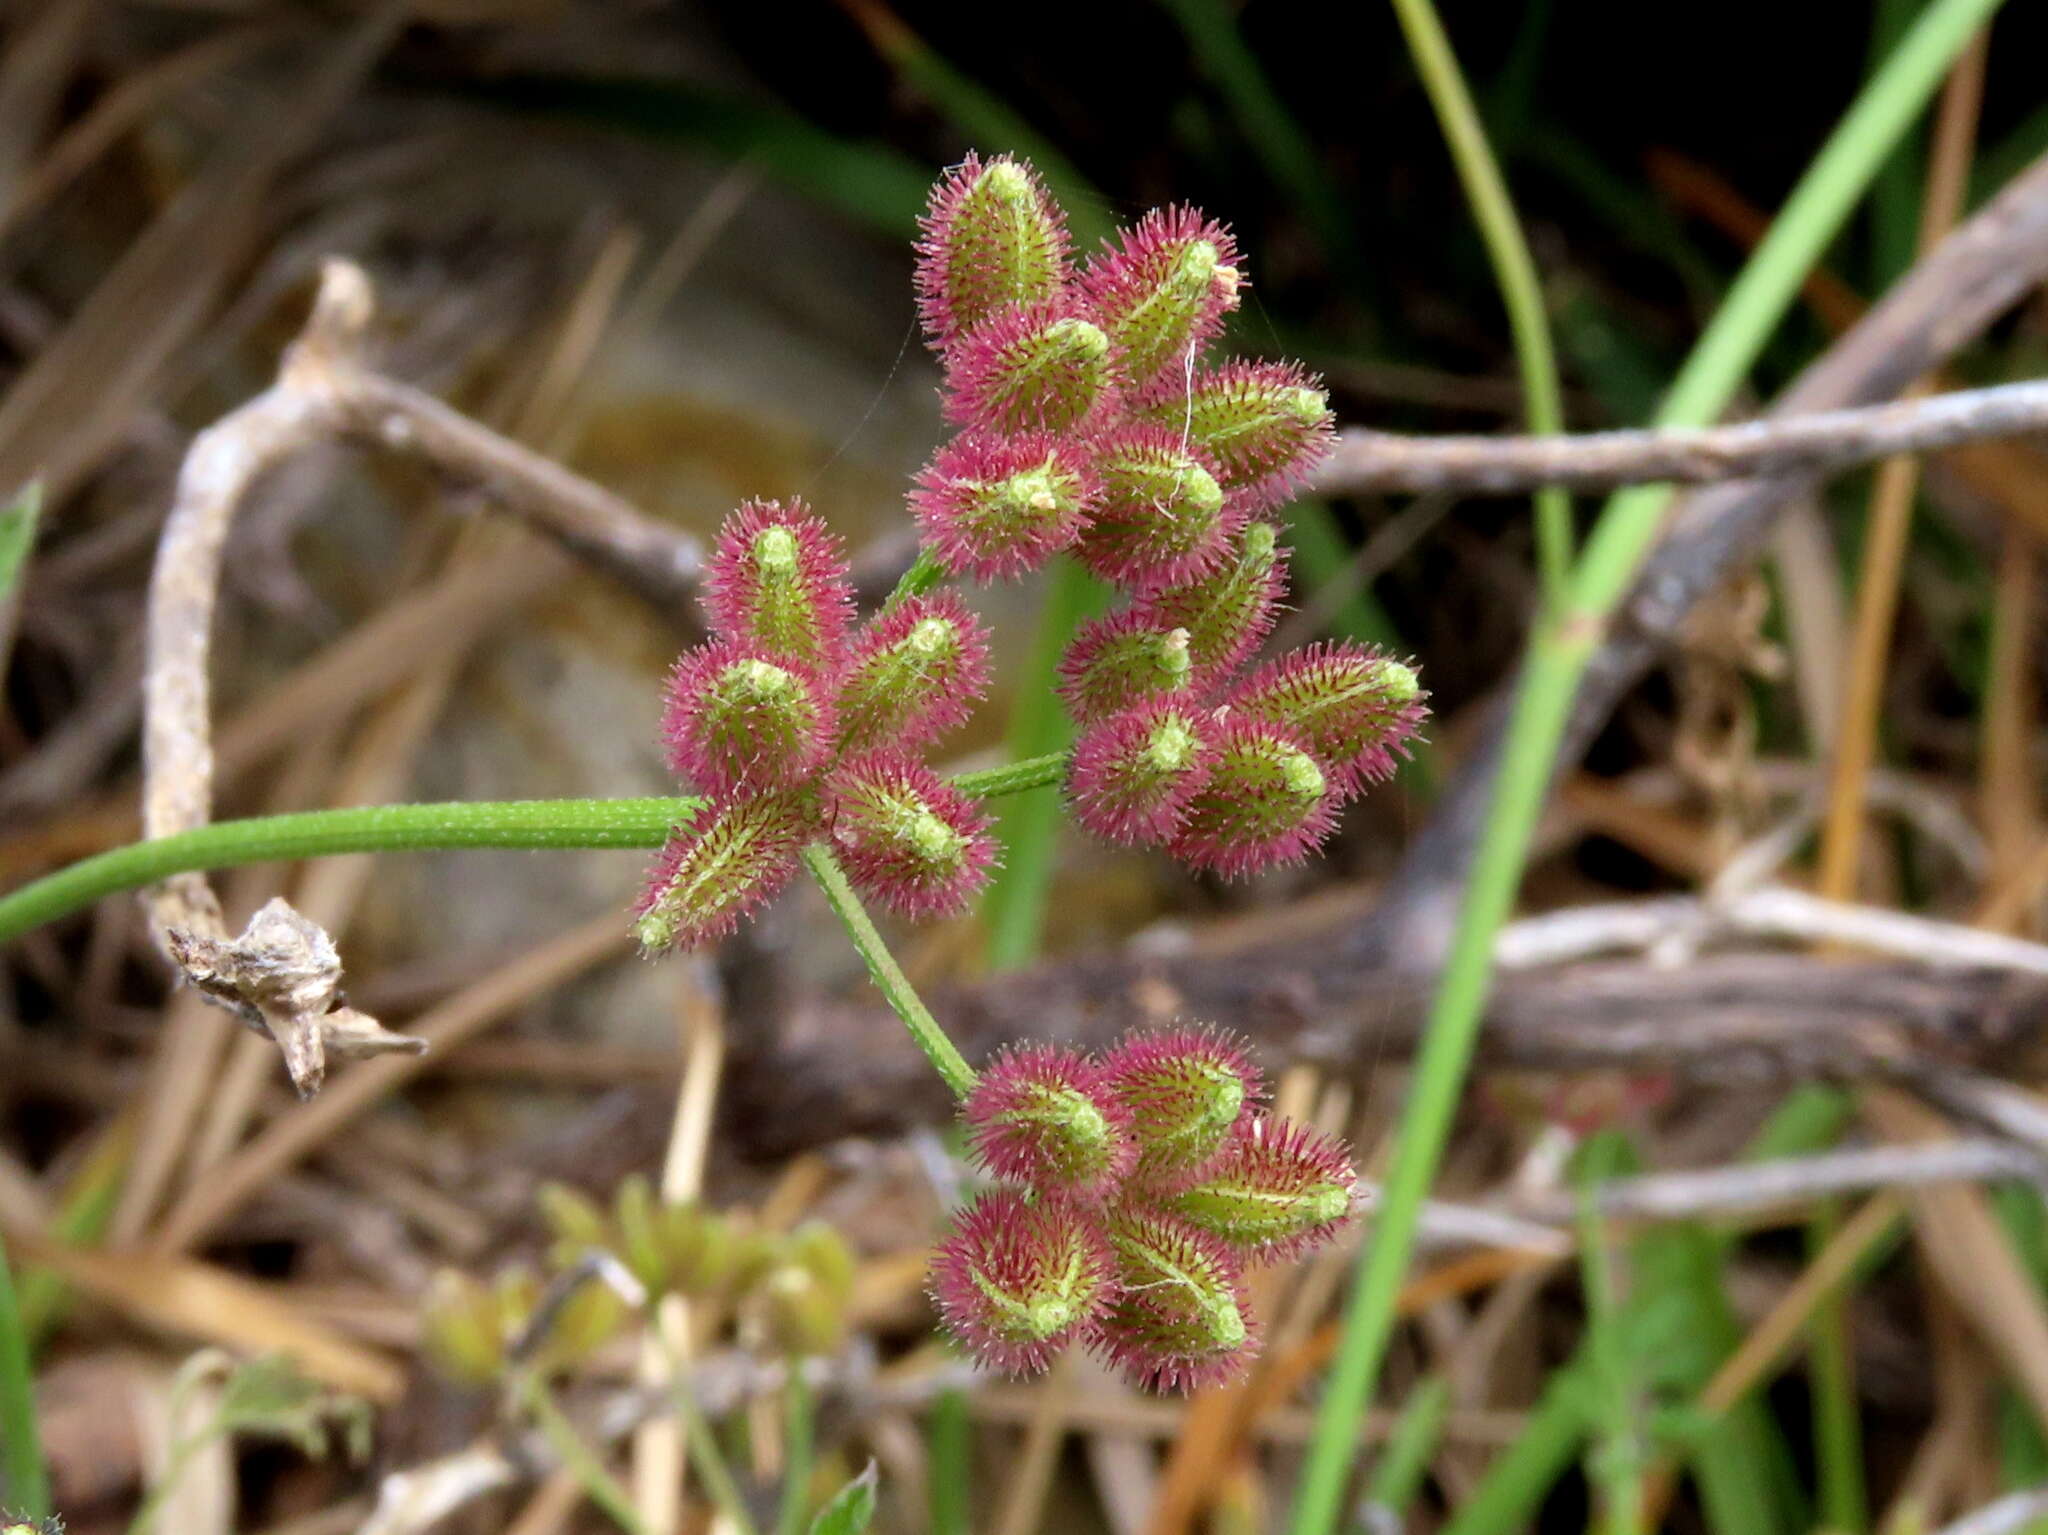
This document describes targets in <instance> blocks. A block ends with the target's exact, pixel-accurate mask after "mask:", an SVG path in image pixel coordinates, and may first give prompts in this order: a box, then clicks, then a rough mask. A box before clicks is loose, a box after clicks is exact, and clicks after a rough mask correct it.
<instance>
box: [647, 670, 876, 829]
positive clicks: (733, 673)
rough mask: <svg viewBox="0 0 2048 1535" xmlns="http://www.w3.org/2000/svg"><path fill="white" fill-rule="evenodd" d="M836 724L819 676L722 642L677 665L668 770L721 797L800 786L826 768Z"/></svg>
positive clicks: (667, 732) (668, 722) (666, 728)
mask: <svg viewBox="0 0 2048 1535" xmlns="http://www.w3.org/2000/svg"><path fill="white" fill-rule="evenodd" d="M834 724H835V716H834V708H833V697H832V693H831V691H830V689H828V688H827V687H826V686H825V685H824V684H823V683H822V682H820V681H819V679H818V677H817V676H816V675H815V674H814V673H812V672H810V671H807V670H805V669H803V668H802V667H801V666H799V665H797V664H795V663H793V662H785V661H781V660H776V659H772V658H771V656H770V654H769V653H768V652H767V651H766V650H765V649H763V647H761V646H760V645H757V644H753V643H750V642H747V641H741V640H718V641H714V642H713V643H711V644H709V645H703V646H700V647H698V648H697V649H695V650H691V651H686V652H685V653H684V654H683V657H682V659H681V660H679V661H677V662H676V668H675V671H674V673H673V675H672V676H671V677H670V679H669V693H668V710H667V713H666V715H665V716H664V718H663V721H662V728H663V734H664V736H665V737H666V739H667V742H668V753H669V764H670V766H672V767H673V768H674V769H675V770H676V771H677V772H678V773H680V774H682V775H683V776H684V777H685V778H688V779H689V780H690V781H691V782H692V783H694V784H696V785H697V786H698V787H699V788H702V789H705V790H707V791H709V792H710V793H712V794H719V795H723V794H730V793H733V792H735V791H739V790H748V791H754V792H759V791H763V790H773V789H788V788H793V787H795V786H796V785H797V784H799V783H802V782H803V781H804V779H806V778H807V777H809V776H810V775H811V774H812V773H813V772H814V771H816V769H817V768H818V767H820V766H821V765H822V764H823V763H824V760H825V753H826V751H827V750H828V749H829V748H830V745H831V741H832V733H833V728H834Z"/></svg>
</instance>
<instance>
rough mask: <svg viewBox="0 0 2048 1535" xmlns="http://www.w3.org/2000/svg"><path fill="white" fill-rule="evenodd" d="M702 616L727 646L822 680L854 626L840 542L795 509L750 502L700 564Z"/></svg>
mask: <svg viewBox="0 0 2048 1535" xmlns="http://www.w3.org/2000/svg"><path fill="white" fill-rule="evenodd" d="M703 593H704V608H705V611H706V613H707V614H709V616H710V619H711V627H712V628H713V630H714V631H716V632H717V633H718V634H720V635H722V636H724V637H725V638H727V639H732V640H740V641H751V642H753V643H755V644H757V645H759V646H761V647H762V648H763V649H764V650H765V651H766V652H767V653H768V654H769V655H771V656H772V657H774V658H776V659H779V660H784V661H792V662H795V663H797V664H798V665H801V666H807V667H811V668H814V669H816V670H819V671H824V672H829V671H830V670H831V669H832V668H833V667H834V666H836V665H837V664H838V662H839V657H840V654H841V652H842V651H843V650H844V648H845V645H846V633H847V629H848V626H849V625H850V624H851V623H852V622H853V587H852V585H851V584H850V583H849V582H848V580H847V575H846V559H845V556H844V555H843V554H842V553H841V550H840V544H839V539H838V538H837V537H836V536H835V535H834V534H833V533H832V532H831V530H830V529H828V528H827V527H826V526H825V524H824V523H823V522H822V521H821V520H820V519H818V518H817V517H815V516H813V515H812V514H811V513H810V511H809V510H808V509H807V508H806V507H805V506H804V504H803V502H801V501H791V502H790V503H789V505H787V506H784V505H783V504H782V503H781V502H779V501H749V502H746V503H745V504H744V505H742V506H741V507H740V508H739V510H738V511H736V512H734V513H733V514H732V515H731V516H730V517H728V518H726V520H725V525H724V526H723V527H722V528H721V529H720V530H719V534H718V544H717V547H716V548H715V549H714V550H713V551H712V553H711V556H710V558H709V559H707V560H706V561H705V564H704V586H703Z"/></svg>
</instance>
